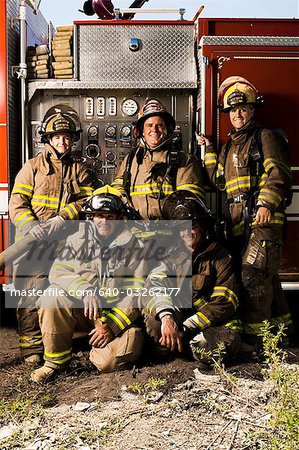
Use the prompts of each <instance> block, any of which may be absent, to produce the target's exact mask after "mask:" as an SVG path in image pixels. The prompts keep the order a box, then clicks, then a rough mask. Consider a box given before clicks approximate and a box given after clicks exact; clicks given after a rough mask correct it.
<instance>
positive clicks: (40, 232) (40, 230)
mask: <svg viewBox="0 0 299 450" xmlns="http://www.w3.org/2000/svg"><path fill="white" fill-rule="evenodd" d="M45 225H46V223H45V222H44V223H39V224H38V225H35V226H34V227H32V228H31V230H29V231H28V234H30V235H31V236H33V237H34V238H35V239H38V240H39V241H40V240H42V239H45V238H46V237H47V236H48V230H47V227H46V226H45Z"/></svg>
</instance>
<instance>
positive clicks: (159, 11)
mask: <svg viewBox="0 0 299 450" xmlns="http://www.w3.org/2000/svg"><path fill="white" fill-rule="evenodd" d="M185 12H186V9H185V8H176V9H174V8H168V9H167V8H166V9H141V8H126V9H122V8H114V14H115V18H116V19H117V20H120V19H121V18H122V17H121V15H122V14H128V13H132V14H137V13H141V14H177V13H179V14H180V18H181V20H184V14H185Z"/></svg>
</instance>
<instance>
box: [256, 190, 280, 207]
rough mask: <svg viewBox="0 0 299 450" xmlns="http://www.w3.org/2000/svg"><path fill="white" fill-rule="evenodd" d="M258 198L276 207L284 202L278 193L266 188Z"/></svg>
mask: <svg viewBox="0 0 299 450" xmlns="http://www.w3.org/2000/svg"><path fill="white" fill-rule="evenodd" d="M258 198H259V199H263V200H265V201H268V202H270V203H273V204H274V205H275V206H279V204H280V202H281V200H282V197H281V195H280V194H279V193H278V192H275V191H272V190H270V189H267V188H265V187H263V188H262V189H261V191H260V193H259V196H258Z"/></svg>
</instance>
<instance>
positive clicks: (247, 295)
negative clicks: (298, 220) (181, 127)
mask: <svg viewBox="0 0 299 450" xmlns="http://www.w3.org/2000/svg"><path fill="white" fill-rule="evenodd" d="M218 103H219V107H220V110H221V111H224V112H225V113H227V114H228V115H229V119H230V122H231V125H232V130H231V131H230V133H229V139H228V141H227V142H226V143H225V144H224V145H223V146H222V149H221V152H220V154H219V155H217V153H216V152H215V150H214V149H213V145H212V144H211V142H210V141H209V139H207V138H206V137H205V136H199V137H198V140H199V144H205V145H206V153H205V166H206V169H207V172H208V174H209V177H210V179H211V181H212V182H213V183H214V184H215V185H216V187H218V188H219V189H220V190H222V191H224V192H225V196H226V204H227V213H228V214H227V216H228V229H229V230H230V235H231V237H230V242H229V245H230V248H231V251H232V252H234V255H235V257H236V259H237V267H238V268H239V270H238V272H239V273H238V275H239V282H240V285H241V287H242V295H241V298H242V303H241V305H240V315H241V318H242V322H243V326H244V334H243V339H244V341H246V342H247V343H248V344H252V346H254V347H262V337H261V330H262V328H263V322H264V321H265V320H268V321H269V322H271V323H272V324H273V325H275V326H277V325H279V324H284V325H285V326H286V328H287V333H288V334H289V335H291V334H292V320H291V315H290V312H289V307H288V304H287V301H286V299H285V297H284V294H283V291H282V288H281V283H280V280H279V277H278V270H279V265H280V260H281V251H282V242H283V235H284V225H285V221H286V217H285V208H286V206H288V204H289V203H290V200H291V195H290V192H291V185H292V173H291V168H290V163H289V161H288V151H287V148H286V141H285V139H284V138H283V137H282V135H281V134H280V133H277V132H275V131H274V130H271V129H266V128H258V127H257V125H256V123H255V112H256V109H257V108H258V107H259V106H261V105H262V104H263V99H262V96H261V95H260V94H259V92H258V90H257V89H256V88H255V86H254V85H253V84H252V83H251V82H250V81H248V80H246V79H245V78H243V77H240V76H231V77H229V78H227V79H225V80H224V81H223V83H222V84H221V86H220V88H219V98H218Z"/></svg>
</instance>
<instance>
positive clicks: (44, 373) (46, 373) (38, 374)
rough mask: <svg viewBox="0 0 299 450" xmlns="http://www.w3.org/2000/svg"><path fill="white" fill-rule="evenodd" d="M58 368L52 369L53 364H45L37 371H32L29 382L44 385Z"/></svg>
mask: <svg viewBox="0 0 299 450" xmlns="http://www.w3.org/2000/svg"><path fill="white" fill-rule="evenodd" d="M59 369H60V367H59V366H57V368H54V364H51V365H49V364H48V363H47V362H45V364H44V365H43V366H42V367H40V368H39V369H36V370H34V371H33V372H31V374H30V380H32V381H34V382H35V383H44V382H46V381H48V380H49V379H50V378H52V377H53V376H54V375H55V374H56V373H57V372H58V371H59Z"/></svg>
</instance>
